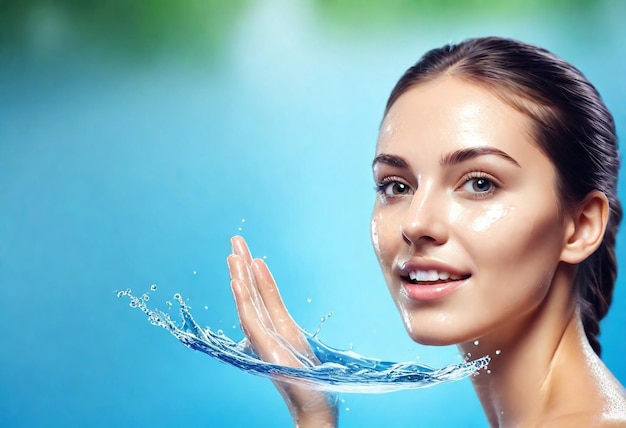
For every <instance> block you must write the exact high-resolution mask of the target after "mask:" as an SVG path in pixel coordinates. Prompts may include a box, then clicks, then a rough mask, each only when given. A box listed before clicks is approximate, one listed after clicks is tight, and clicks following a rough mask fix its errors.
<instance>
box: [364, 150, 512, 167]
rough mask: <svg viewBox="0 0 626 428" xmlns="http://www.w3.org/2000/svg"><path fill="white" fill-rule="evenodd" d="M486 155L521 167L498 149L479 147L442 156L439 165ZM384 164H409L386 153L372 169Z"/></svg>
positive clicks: (452, 163)
mask: <svg viewBox="0 0 626 428" xmlns="http://www.w3.org/2000/svg"><path fill="white" fill-rule="evenodd" d="M487 155H495V156H498V157H500V158H502V159H505V160H507V161H508V162H511V163H512V164H513V165H515V166H517V167H519V168H521V165H520V164H519V163H518V162H517V161H516V160H515V159H513V158H512V157H511V156H510V155H509V154H508V153H506V152H503V151H502V150H500V149H496V148H495V147H490V146H480V147H470V148H467V149H460V150H456V151H454V152H452V153H449V154H447V155H445V156H442V158H441V160H440V161H439V163H440V164H441V165H442V166H449V165H456V164H459V163H461V162H465V161H467V160H470V159H473V158H477V157H479V156H487ZM379 163H384V164H386V165H389V166H392V167H395V168H399V169H409V163H408V162H407V161H406V160H405V159H404V158H402V157H400V156H396V155H390V154H386V153H381V154H380V155H378V156H376V157H375V158H374V160H373V161H372V168H374V167H375V166H376V165H377V164H379Z"/></svg>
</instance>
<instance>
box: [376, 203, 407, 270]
mask: <svg viewBox="0 0 626 428" xmlns="http://www.w3.org/2000/svg"><path fill="white" fill-rule="evenodd" d="M370 238H371V240H372V246H373V247H374V251H375V253H376V257H377V258H378V261H379V263H380V264H381V265H382V267H383V268H384V267H385V264H386V263H387V262H389V261H390V260H392V259H393V257H394V255H395V248H396V243H397V242H396V241H398V239H400V240H401V239H402V234H401V233H400V231H399V227H398V223H397V221H396V219H395V217H394V216H393V214H392V213H382V212H380V210H377V209H374V213H373V214H372V221H371V223H370Z"/></svg>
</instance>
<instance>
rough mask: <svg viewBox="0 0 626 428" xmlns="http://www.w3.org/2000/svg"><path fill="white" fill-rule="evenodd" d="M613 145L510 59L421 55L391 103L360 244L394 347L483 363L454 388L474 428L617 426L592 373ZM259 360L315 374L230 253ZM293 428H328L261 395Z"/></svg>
mask: <svg viewBox="0 0 626 428" xmlns="http://www.w3.org/2000/svg"><path fill="white" fill-rule="evenodd" d="M618 159H619V156H618V152H617V137H616V134H615V126H614V123H613V118H612V116H611V114H610V112H609V111H608V110H607V109H606V107H605V106H604V104H603V102H602V100H601V99H600V96H599V95H598V93H597V92H596V90H595V88H594V87H593V86H592V85H591V84H590V83H588V81H587V80H586V79H585V77H584V76H583V75H582V74H581V73H580V72H579V71H578V70H577V69H575V68H574V67H572V66H571V65H569V64H567V63H566V62H564V61H563V60H561V59H559V58H557V57H555V56H554V55H552V54H551V53H549V52H547V51H545V50H543V49H541V48H538V47H535V46H531V45H528V44H524V43H520V42H518V41H514V40H509V39H501V38H481V39H472V40H467V41H465V42H462V43H460V44H457V45H448V46H445V47H443V48H440V49H435V50H432V51H430V52H428V53H427V54H426V55H425V56H424V57H422V59H421V60H420V61H419V62H418V63H417V64H416V65H415V66H413V67H411V68H410V69H409V70H408V71H407V72H406V73H405V74H404V76H402V78H401V79H400V81H399V82H398V83H397V85H396V86H395V88H394V89H393V91H392V93H391V96H390V98H389V100H388V102H387V108H386V110H385V115H384V119H383V123H382V125H381V128H380V134H379V138H378V143H377V147H376V155H375V157H374V162H373V172H374V180H375V182H376V189H377V193H378V195H377V198H376V203H375V206H374V210H373V214H372V223H371V237H372V243H373V246H374V250H375V252H376V255H377V257H378V260H379V262H380V265H381V268H382V271H383V274H384V277H385V280H386V282H387V285H388V288H389V291H390V293H391V296H392V298H393V299H394V302H395V303H396V306H397V307H398V310H399V311H400V315H401V317H402V319H403V322H404V325H405V328H406V330H407V332H408V334H409V336H410V337H411V338H412V339H413V340H415V341H416V342H419V343H422V344H431V345H450V344H457V345H458V347H459V349H460V350H461V352H463V353H465V354H470V353H471V354H473V355H474V356H482V355H490V356H491V362H490V364H489V370H486V371H481V372H480V373H479V374H477V375H475V376H473V378H472V382H473V384H474V388H475V390H476V392H477V394H478V397H479V399H480V401H481V403H482V406H483V408H484V411H485V413H486V415H487V418H488V420H489V422H490V424H491V426H507V427H508V426H514V427H526V426H530V427H535V426H554V427H567V426H576V427H579V426H580V427H590V426H601V427H604V426H607V427H608V426H611V427H612V426H626V393H625V391H624V389H623V387H622V386H621V385H620V383H619V382H618V381H617V380H616V379H615V378H614V377H613V376H612V374H611V373H610V372H609V371H608V369H607V368H606V367H605V366H604V364H603V363H602V361H601V360H600V345H599V343H598V340H597V335H598V333H599V321H600V320H601V319H602V318H603V317H604V316H605V315H606V313H607V310H608V308H609V305H610V303H611V297H612V292H613V287H614V283H615V278H616V272H617V268H616V258H615V249H614V246H615V236H616V233H617V228H618V225H619V222H620V220H621V217H622V211H621V206H620V203H619V201H618V199H617V190H616V186H617V173H618V168H619V160H618ZM228 262H229V268H230V271H231V277H232V282H231V285H232V289H233V293H234V296H235V301H236V304H237V309H238V312H239V317H240V321H241V325H242V327H243V330H244V332H245V334H246V336H247V337H248V339H249V341H250V343H251V345H252V347H253V349H254V350H255V351H256V353H257V354H258V355H259V356H260V357H261V358H263V359H264V360H267V361H271V362H274V363H279V364H284V365H301V364H303V363H302V357H301V356H302V355H304V356H305V357H306V358H308V359H309V360H310V362H311V363H315V362H316V360H315V356H314V355H313V353H312V352H311V350H310V349H309V348H308V345H307V342H306V341H305V340H304V338H303V337H302V336H301V334H300V331H299V329H298V327H297V325H296V324H295V323H294V322H293V320H292V319H291V318H290V316H289V314H288V313H287V311H286V309H285V307H284V305H283V304H282V301H281V299H280V296H279V294H278V290H277V288H276V286H275V283H274V281H273V279H272V276H271V274H270V272H269V271H268V269H267V267H266V266H265V264H264V263H263V261H262V260H258V259H256V260H253V259H252V257H251V256H250V253H249V251H248V249H247V247H246V244H245V242H244V241H243V239H242V238H239V237H236V238H234V239H233V255H231V256H229V259H228ZM275 384H276V386H277V388H278V389H279V391H280V392H281V393H282V395H283V397H284V398H285V401H286V402H287V405H288V406H289V409H290V411H291V413H292V416H293V418H294V422H295V424H296V425H297V426H301V427H304V426H315V427H319V426H335V425H336V406H334V404H333V403H332V402H331V401H329V400H328V399H327V397H326V396H324V395H323V394H322V393H320V392H314V391H310V390H307V389H306V388H305V387H303V386H298V385H295V384H288V383H281V382H278V381H275Z"/></svg>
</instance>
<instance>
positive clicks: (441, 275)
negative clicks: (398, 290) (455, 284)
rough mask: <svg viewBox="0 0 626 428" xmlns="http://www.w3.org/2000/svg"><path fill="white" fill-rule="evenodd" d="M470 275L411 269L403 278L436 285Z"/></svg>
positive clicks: (416, 282) (459, 279)
mask: <svg viewBox="0 0 626 428" xmlns="http://www.w3.org/2000/svg"><path fill="white" fill-rule="evenodd" d="M470 276H471V275H470V274H465V275H457V274H452V273H449V272H445V271H437V270H414V271H410V272H409V273H408V275H405V276H402V280H403V281H404V282H407V283H409V284H418V285H436V284H441V283H446V282H452V281H463V280H465V279H467V278H469V277H470Z"/></svg>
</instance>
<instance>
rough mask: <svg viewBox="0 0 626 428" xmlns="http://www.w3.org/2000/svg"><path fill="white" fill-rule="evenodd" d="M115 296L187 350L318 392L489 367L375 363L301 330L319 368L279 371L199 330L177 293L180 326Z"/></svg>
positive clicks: (126, 293)
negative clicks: (434, 366)
mask: <svg viewBox="0 0 626 428" xmlns="http://www.w3.org/2000/svg"><path fill="white" fill-rule="evenodd" d="M155 289H156V286H153V287H151V290H153V291H154V290H155ZM117 296H118V297H128V298H129V299H130V302H129V305H130V306H131V307H132V308H138V309H140V310H141V311H143V312H144V313H145V314H146V316H147V317H148V321H149V322H150V323H151V324H152V325H155V326H159V327H163V328H164V329H166V330H167V331H169V332H170V333H171V334H172V335H173V336H174V337H176V338H177V339H178V340H179V341H180V342H181V343H182V344H183V345H185V346H186V347H188V348H190V349H194V350H196V351H200V352H203V353H205V354H207V355H210V356H211V357H213V358H216V359H217V360H219V361H222V362H223V363H226V364H229V365H231V366H234V367H237V368H239V369H241V370H244V371H246V372H248V373H252V374H255V375H259V376H264V377H269V378H274V379H276V378H278V379H280V380H281V381H287V382H296V383H300V384H302V383H304V384H307V385H308V386H310V387H311V388H314V389H318V390H323V391H332V392H344V393H346V392H347V393H383V392H392V391H399V390H403V389H415V388H424V387H427V386H432V385H436V384H438V383H442V382H451V381H456V380H460V379H463V378H466V377H468V376H470V375H472V374H474V373H476V372H477V371H478V370H480V369H484V368H486V367H487V365H488V363H489V356H485V357H482V358H479V359H476V360H473V361H465V362H463V363H460V364H451V365H447V366H444V367H442V368H440V369H434V368H432V367H429V366H426V365H424V364H418V363H416V362H413V361H409V362H398V363H394V362H390V361H381V360H378V359H374V358H367V357H363V356H361V355H359V354H357V353H355V352H353V351H351V350H348V351H340V350H337V349H333V348H331V347H328V346H326V345H325V344H323V343H322V342H321V341H320V340H319V338H318V337H317V335H312V334H310V333H308V332H306V331H303V334H304V336H305V337H306V339H307V340H308V342H309V345H310V346H311V349H313V352H314V353H315V355H316V357H317V358H318V360H319V361H320V362H321V363H322V364H320V365H317V366H310V367H287V366H281V365H277V364H271V363H268V362H265V361H263V360H261V359H260V358H259V357H258V356H257V355H256V354H255V353H254V351H252V349H251V348H250V346H249V344H248V341H247V340H246V339H243V340H241V341H239V342H236V341H234V340H232V339H231V338H230V337H228V336H227V335H226V334H224V332H223V331H222V330H218V331H217V332H213V331H212V330H211V329H210V328H202V327H200V326H199V325H198V323H197V322H196V321H195V320H194V318H193V316H192V315H191V312H190V310H189V309H190V308H189V307H188V306H187V304H186V303H185V302H184V300H183V298H182V296H181V295H180V294H179V293H176V294H174V300H176V301H177V302H178V304H179V306H180V318H181V321H180V322H181V325H180V326H179V325H178V324H177V322H175V321H174V320H172V318H171V317H170V316H169V314H167V313H165V312H162V311H160V310H158V309H150V308H148V306H147V304H146V302H147V301H148V300H149V296H148V293H144V294H143V295H142V296H141V297H136V296H134V295H133V294H132V291H131V290H130V289H126V290H123V291H118V292H117ZM170 305H171V303H170ZM168 306H169V305H168Z"/></svg>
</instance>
